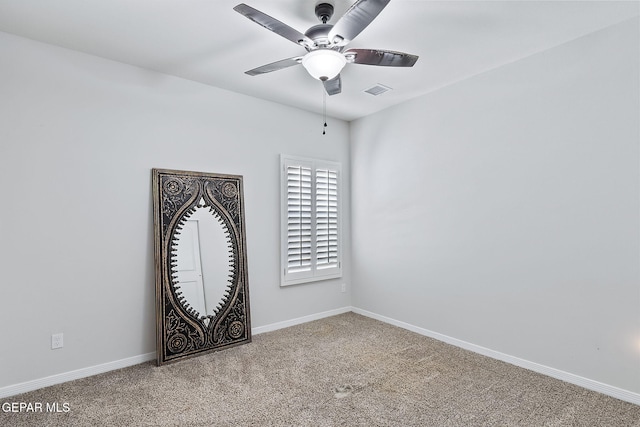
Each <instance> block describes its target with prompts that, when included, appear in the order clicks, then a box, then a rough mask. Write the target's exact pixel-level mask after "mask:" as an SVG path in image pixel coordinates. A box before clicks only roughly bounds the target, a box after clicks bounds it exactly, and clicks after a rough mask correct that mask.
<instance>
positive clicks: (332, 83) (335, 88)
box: [322, 74, 342, 95]
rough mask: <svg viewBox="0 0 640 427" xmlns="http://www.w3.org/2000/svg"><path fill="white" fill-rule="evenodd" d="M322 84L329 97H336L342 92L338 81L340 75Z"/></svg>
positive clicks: (340, 83)
mask: <svg viewBox="0 0 640 427" xmlns="http://www.w3.org/2000/svg"><path fill="white" fill-rule="evenodd" d="M322 84H323V85H324V89H325V90H326V91H327V93H328V94H329V95H337V94H339V93H340V92H342V80H341V79H340V74H338V75H337V76H335V77H334V78H332V79H331V80H325V81H323V82H322Z"/></svg>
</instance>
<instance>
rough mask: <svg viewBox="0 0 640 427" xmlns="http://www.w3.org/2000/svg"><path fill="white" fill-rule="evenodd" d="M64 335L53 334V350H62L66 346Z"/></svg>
mask: <svg viewBox="0 0 640 427" xmlns="http://www.w3.org/2000/svg"><path fill="white" fill-rule="evenodd" d="M63 337H64V334H62V333H60V334H53V335H51V350H55V349H56V348H62V347H63V346H64V341H63Z"/></svg>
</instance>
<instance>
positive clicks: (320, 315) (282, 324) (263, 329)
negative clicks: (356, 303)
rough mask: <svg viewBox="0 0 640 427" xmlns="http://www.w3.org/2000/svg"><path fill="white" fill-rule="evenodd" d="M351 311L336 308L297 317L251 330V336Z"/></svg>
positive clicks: (345, 308)
mask: <svg viewBox="0 0 640 427" xmlns="http://www.w3.org/2000/svg"><path fill="white" fill-rule="evenodd" d="M350 311H353V309H352V307H350V306H349V307H342V308H336V309H335V310H329V311H323V312H321V313H315V314H310V315H308V316H303V317H298V318H296V319H291V320H285V321H282V322H276V323H271V324H269V325H265V326H258V327H257V328H251V333H252V334H253V335H258V334H263V333H265V332H271V331H276V330H278V329H283V328H288V327H289V326H295V325H300V324H302V323H307V322H311V321H314V320H319V319H324V318H325V317H331V316H337V315H338V314H342V313H349V312H350Z"/></svg>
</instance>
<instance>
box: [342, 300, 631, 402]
mask: <svg viewBox="0 0 640 427" xmlns="http://www.w3.org/2000/svg"><path fill="white" fill-rule="evenodd" d="M352 311H353V312H354V313H357V314H361V315H363V316H367V317H371V318H372V319H376V320H380V321H381V322H385V323H389V324H390V325H394V326H398V327H400V328H403V329H407V330H409V331H412V332H416V333H418V334H420V335H424V336H427V337H430V338H434V339H437V340H438V341H442V342H445V343H447V344H451V345H454V346H456V347H460V348H463V349H465V350H469V351H472V352H474V353H478V354H482V355H483V356H487V357H491V358H492V359H497V360H501V361H503V362H507V363H509V364H512V365H515V366H519V367H521V368H525V369H528V370H530V371H534V372H537V373H539V374H543V375H547V376H549V377H552V378H556V379H559V380H562V381H566V382H568V383H570V384H575V385H577V386H580V387H583V388H586V389H589V390H593V391H597V392H599V393H602V394H606V395H607V396H611V397H615V398H616V399H620V400H624V401H626V402H630V403H635V404H636V405H640V393H635V392H632V391H629V390H624V389H621V388H618V387H614V386H612V385H608V384H604V383H601V382H598V381H594V380H591V379H589V378H584V377H581V376H579V375H575V374H572V373H570V372H565V371H561V370H559V369H555V368H551V367H549V366H545V365H540V364H539V363H535V362H531V361H529V360H525V359H520V358H519V357H515V356H511V355H508V354H504V353H501V352H499V351H495V350H491V349H489V348H485V347H482V346H479V345H476V344H471V343H468V342H466V341H462V340H459V339H457V338H452V337H450V336H447V335H443V334H440V333H438V332H433V331H430V330H428V329H424V328H420V327H418V326H414V325H411V324H409V323H405V322H401V321H399V320H395V319H391V318H390V317H386V316H382V315H379V314H376V313H372V312H370V311H366V310H362V309H360V308H357V307H353V308H352Z"/></svg>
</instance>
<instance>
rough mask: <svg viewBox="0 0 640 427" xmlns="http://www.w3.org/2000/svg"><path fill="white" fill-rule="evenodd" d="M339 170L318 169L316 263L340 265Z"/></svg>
mask: <svg viewBox="0 0 640 427" xmlns="http://www.w3.org/2000/svg"><path fill="white" fill-rule="evenodd" d="M338 262H339V260H338V171H336V170H330V169H316V265H317V268H318V269H326V268H332V267H338Z"/></svg>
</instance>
